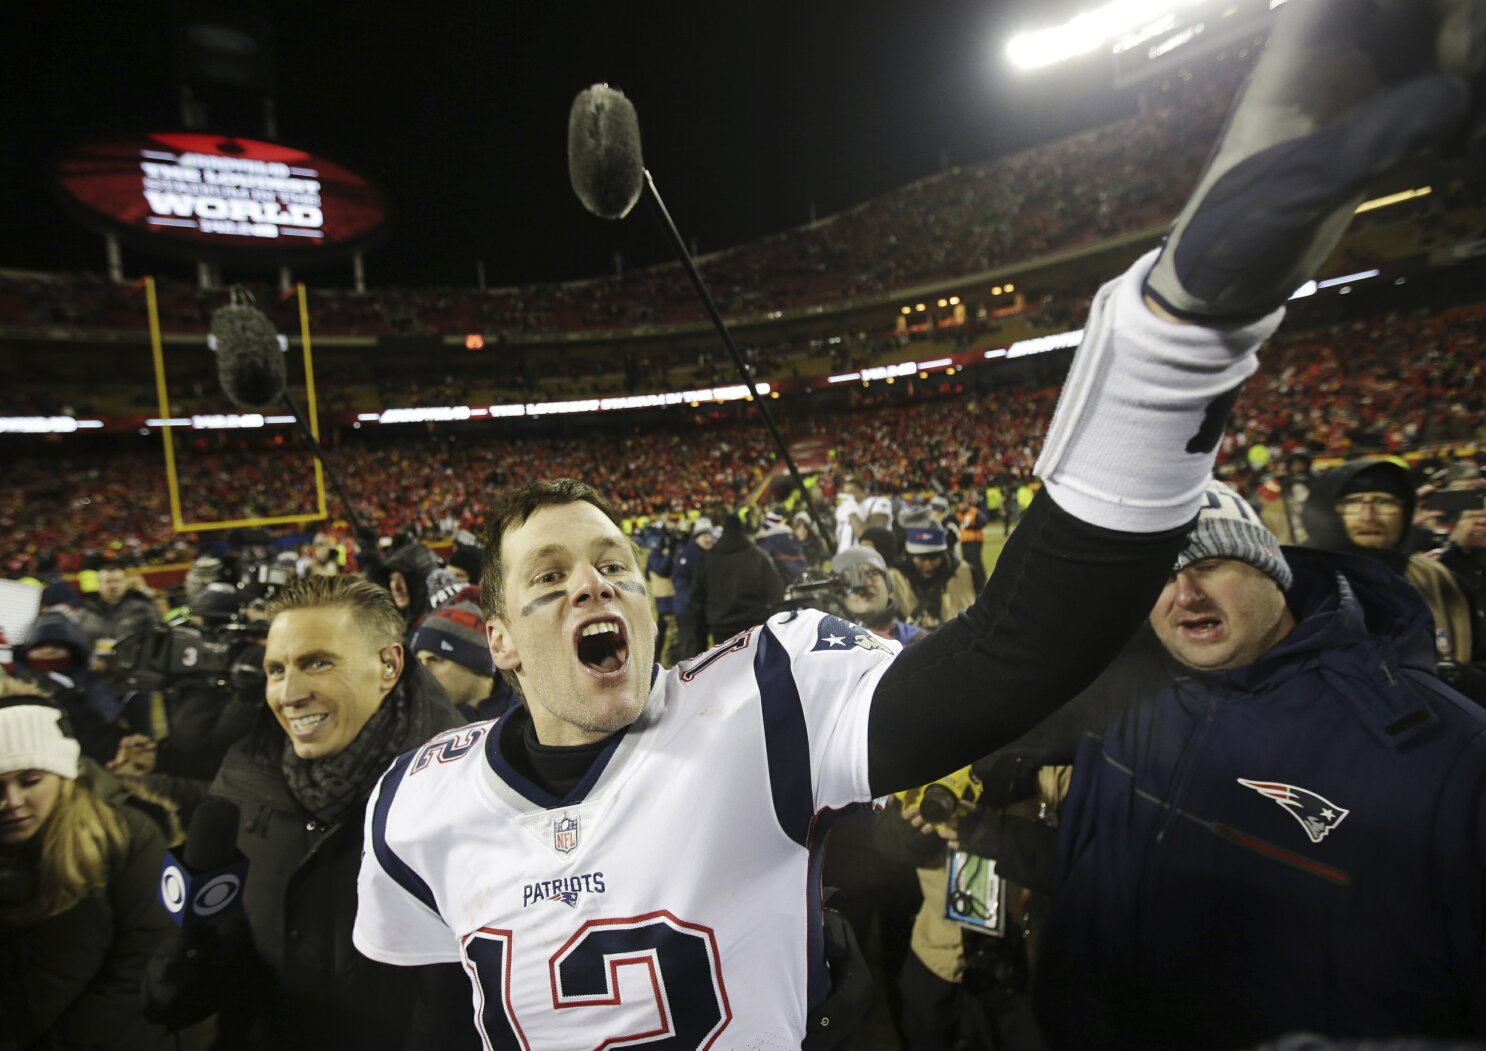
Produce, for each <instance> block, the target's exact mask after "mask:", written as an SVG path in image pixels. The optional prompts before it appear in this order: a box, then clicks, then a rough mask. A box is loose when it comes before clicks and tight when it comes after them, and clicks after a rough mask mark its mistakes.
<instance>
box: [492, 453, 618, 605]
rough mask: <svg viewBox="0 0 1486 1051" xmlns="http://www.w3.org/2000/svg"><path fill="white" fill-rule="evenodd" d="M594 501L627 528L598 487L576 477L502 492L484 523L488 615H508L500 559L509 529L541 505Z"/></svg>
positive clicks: (608, 516)
mask: <svg viewBox="0 0 1486 1051" xmlns="http://www.w3.org/2000/svg"><path fill="white" fill-rule="evenodd" d="M579 502H582V503H585V504H592V505H593V506H594V507H597V508H598V509H599V510H600V511H602V512H603V513H604V517H605V518H607V519H608V520H609V521H611V522H613V523H614V528H616V529H618V530H620V531H621V532H623V531H624V527H623V526H622V525H620V523H619V515H617V514H615V512H614V508H613V507H612V506H610V504H609V501H607V500H605V499H604V498H603V497H602V496H600V495H599V492H598V490H597V489H595V488H594V487H593V486H591V485H589V484H588V483H587V482H580V481H578V480H577V479H576V478H557V479H554V480H552V481H550V482H532V483H531V484H529V485H523V486H522V487H521V488H520V489H512V490H510V491H509V492H507V493H504V494H502V495H501V497H500V498H499V499H498V500H497V501H496V503H495V506H494V507H493V508H492V509H491V510H490V514H489V516H488V518H487V520H486V523H485V532H484V534H483V535H482V536H481V538H480V540H481V543H483V544H484V545H485V564H484V566H483V567H481V570H480V608H481V609H482V610H483V611H484V613H485V616H487V617H501V618H503V619H504V617H505V615H506V614H505V609H506V575H505V565H504V564H503V563H502V562H501V539H502V538H503V537H504V536H505V535H506V533H507V532H508V531H509V530H512V529H519V528H521V526H522V525H524V524H525V523H526V520H527V519H528V518H530V517H531V516H532V515H534V514H536V512H537V509H538V508H542V507H548V506H551V505H553V504H576V503H579Z"/></svg>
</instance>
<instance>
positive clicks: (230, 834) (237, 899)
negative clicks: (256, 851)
mask: <svg viewBox="0 0 1486 1051" xmlns="http://www.w3.org/2000/svg"><path fill="white" fill-rule="evenodd" d="M237 820H238V811H237V806H236V805H235V804H233V803H229V802H227V801H226V800H222V799H209V800H207V801H206V802H205V803H203V804H201V806H200V807H198V808H197V810H196V813H195V814H194V815H192V817H191V828H190V830H189V831H188V832H187V834H186V849H185V850H184V851H183V852H182V853H181V856H180V857H179V858H178V857H176V855H175V853H174V852H173V851H167V852H166V854H165V865H164V867H163V868H162V869H161V871H160V894H159V898H160V904H162V905H164V906H165V911H166V912H168V913H170V918H171V920H172V921H173V922H174V923H175V925H176V926H177V927H197V926H200V925H201V924H203V923H209V922H211V921H212V920H213V919H215V918H216V917H218V916H223V915H226V914H227V913H229V912H232V911H233V910H235V909H237V908H239V907H241V905H242V895H243V887H244V884H245V882H246V880H247V876H248V862H247V859H246V858H244V857H243V856H242V855H241V854H239V853H238V851H237Z"/></svg>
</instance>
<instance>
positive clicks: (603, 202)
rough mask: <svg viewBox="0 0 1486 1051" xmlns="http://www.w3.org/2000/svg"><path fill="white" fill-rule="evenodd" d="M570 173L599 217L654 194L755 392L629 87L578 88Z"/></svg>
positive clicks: (782, 455)
mask: <svg viewBox="0 0 1486 1051" xmlns="http://www.w3.org/2000/svg"><path fill="white" fill-rule="evenodd" d="M568 179H569V180H570V181H571V182H572V184H573V192H575V193H576V194H577V195H578V200H579V201H581V202H582V203H583V207H584V208H586V209H588V210H589V211H590V212H592V213H593V214H594V215H596V216H598V217H599V218H600V219H623V218H624V217H625V216H626V215H628V214H629V213H630V210H631V209H632V208H634V206H635V202H636V201H638V200H639V199H640V197H641V195H644V196H646V197H647V198H648V199H649V201H650V204H651V205H652V206H653V208H654V210H655V216H656V219H657V220H659V222H660V224H661V229H662V230H664V231H665V234H666V238H667V239H668V240H669V241H670V242H671V248H672V250H673V251H675V253H676V258H677V260H679V261H680V263H681V269H682V271H683V272H685V274H686V276H687V279H688V280H690V281H691V287H692V289H693V290H695V292H696V294H697V298H699V299H700V300H701V301H702V307H703V309H705V310H706V311H707V316H708V317H709V318H710V319H711V320H712V327H713V328H715V329H716V330H717V334H718V336H720V337H721V338H722V343H723V346H725V347H726V348H727V351H728V354H729V356H731V357H732V359H733V365H734V367H735V368H737V370H738V376H739V377H740V378H741V379H742V381H743V386H745V387H746V388H748V389H749V390H750V391H755V392H756V391H757V388H756V387H755V385H754V382H755V381H754V378H753V375H752V373H751V372H750V371H749V368H748V365H747V363H745V362H744V360H743V354H742V352H741V351H739V350H738V345H737V344H736V343H735V342H733V335H732V333H731V332H729V331H728V327H727V323H726V322H725V321H723V320H722V312H721V311H719V310H718V309H717V303H716V302H715V301H714V300H713V299H712V293H711V292H709V291H708V290H707V285H706V283H705V282H704V281H703V280H702V274H701V272H700V271H699V270H698V269H697V264H696V262H695V261H694V260H693V259H692V257H691V253H690V252H688V251H687V250H686V242H685V241H683V240H682V239H681V232H680V231H679V230H677V229H676V224H675V223H674V222H672V221H671V213H670V212H668V211H667V210H666V203H665V202H664V201H662V200H661V198H660V191H659V190H657V189H656V188H655V179H654V178H652V177H651V175H650V172H649V171H647V170H646V169H645V161H644V158H643V157H642V155H641V153H640V119H639V117H638V116H637V115H636V114H635V106H634V103H632V102H630V100H629V99H627V98H625V96H624V92H622V91H618V90H616V89H615V88H611V87H610V86H609V85H607V84H595V85H593V86H592V87H590V88H585V89H584V90H583V91H580V92H578V97H577V98H575V99H574V100H573V108H572V109H571V110H569V111H568ZM754 404H755V405H756V406H757V407H758V414H759V418H760V419H762V420H763V421H764V426H765V427H767V428H768V431H769V435H770V437H772V438H773V439H774V447H775V449H776V450H778V452H779V459H780V460H781V461H782V462H783V463H784V466H785V467H786V468H788V469H789V475H790V479H791V480H792V481H793V482H794V483H795V488H796V489H798V490H799V492H800V495H801V496H804V497H806V498H807V499H806V508H807V509H808V510H809V512H810V517H811V518H812V519H814V521H815V528H817V529H819V530H820V535H821V536H823V537H824V536H831V535H832V533H833V532H834V531H833V530H832V529H831V528H830V526H829V525H827V523H826V520H825V518H824V517H823V516H822V515H821V512H820V509H819V508H818V507H816V506H815V502H814V501H813V500H810V499H808V497H809V492H808V490H806V488H805V480H804V479H803V478H801V477H800V469H799V468H798V467H796V466H795V459H794V457H793V456H791V455H790V452H789V446H788V445H787V444H786V443H785V440H784V436H783V435H782V434H780V433H779V428H778V427H777V426H775V424H774V415H773V413H771V412H770V411H769V402H768V399H766V398H757V399H755V400H754Z"/></svg>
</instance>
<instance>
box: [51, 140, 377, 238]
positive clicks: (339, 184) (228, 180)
mask: <svg viewBox="0 0 1486 1051" xmlns="http://www.w3.org/2000/svg"><path fill="white" fill-rule="evenodd" d="M56 187H57V190H58V192H59V194H60V195H61V197H62V199H63V201H64V202H65V203H66V204H67V205H68V206H69V207H70V208H71V210H72V211H73V212H74V213H75V214H77V215H78V218H80V219H81V220H82V221H83V222H85V223H87V224H89V225H92V226H97V227H101V228H103V229H105V230H108V231H110V232H113V233H117V234H120V235H121V236H123V237H126V238H128V239H129V240H130V242H131V243H133V244H136V245H139V246H141V247H146V248H154V249H158V250H161V251H165V252H168V253H170V254H174V255H184V256H188V257H192V258H207V259H224V258H225V259H233V258H236V259H243V258H254V259H260V260H274V261H277V260H287V259H301V260H302V259H304V257H306V256H312V257H313V256H318V257H326V258H328V257H334V256H337V255H344V254H348V253H349V252H352V251H355V250H357V249H360V248H364V247H366V246H368V245H369V244H370V243H371V242H373V241H374V240H375V239H376V238H377V236H378V234H379V233H381V232H382V231H383V229H384V227H385V225H386V222H387V218H388V202H387V197H386V195H385V194H384V193H383V192H382V191H381V190H380V189H379V188H378V187H377V186H375V185H374V184H372V183H371V182H370V181H369V180H367V179H365V178H364V177H362V176H360V175H357V174H356V173H355V172H352V171H350V170H349V169H347V168H345V167H343V166H341V165H339V164H336V163H335V162H333V161H330V160H327V159H325V158H323V157H318V156H315V155H314V154H311V153H307V152H306V151H304V150H301V149H296V148H294V147H292V146H284V145H281V144H279V143H273V142H263V141H260V140H257V139H245V138H238V137H234V136H222V135H206V134H201V133H199V132H156V133H151V134H147V135H137V136H131V137H125V138H114V139H107V140H102V141H98V142H91V143H88V144H86V145H84V146H82V147H79V148H78V149H75V150H72V151H71V152H69V153H68V154H66V155H65V156H63V157H62V158H61V159H60V160H59V161H58V162H57V167H56Z"/></svg>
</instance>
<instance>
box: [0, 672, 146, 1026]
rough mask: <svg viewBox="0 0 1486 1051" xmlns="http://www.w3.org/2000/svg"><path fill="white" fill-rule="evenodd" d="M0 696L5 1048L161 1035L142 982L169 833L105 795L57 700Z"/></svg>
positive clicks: (0, 974) (0, 958) (0, 997)
mask: <svg viewBox="0 0 1486 1051" xmlns="http://www.w3.org/2000/svg"><path fill="white" fill-rule="evenodd" d="M0 705H3V706H0V1051H20V1049H38V1051H39V1049H43V1048H45V1049H54V1048H55V1049H60V1048H68V1049H72V1048H78V1049H81V1048H110V1049H121V1051H144V1049H154V1048H157V1047H160V1046H161V1042H162V1040H163V1035H164V1034H163V1032H162V1031H161V1030H159V1029H157V1028H155V1027H153V1026H150V1025H148V1024H147V1023H146V1022H145V1020H144V1018H143V1016H142V1013H141V994H140V989H141V984H142V980H143V976H144V969H145V964H146V962H147V960H148V959H149V956H150V953H151V951H152V950H153V948H154V946H155V944H156V942H157V941H158V940H159V938H160V937H161V935H163V934H164V933H165V932H166V930H167V929H168V928H169V920H168V919H167V918H166V914H165V911H164V909H163V908H162V907H161V906H160V905H159V903H158V902H157V901H156V900H155V890H156V885H157V883H158V881H159V878H160V863H161V858H162V855H163V853H164V850H165V840H164V837H163V835H162V834H161V832H160V829H159V828H158V827H157V826H156V825H155V824H154V823H153V822H152V821H151V820H150V819H149V818H148V817H146V816H144V815H143V814H141V813H140V812H138V811H137V810H135V809H134V808H133V807H129V806H120V807H118V808H115V807H113V806H110V805H109V804H108V803H107V802H105V801H104V799H103V798H101V797H100V794H99V782H101V781H108V782H109V783H111V779H110V778H109V775H108V774H106V773H104V772H102V771H100V770H99V769H98V768H97V767H95V766H93V765H92V764H91V763H88V762H87V761H86V760H81V759H80V755H79V748H78V743H77V741H76V740H75V739H74V738H73V737H72V736H71V735H70V734H69V733H68V732H67V730H66V724H65V722H64V720H63V716H62V713H61V712H60V711H59V710H58V709H56V708H53V707H50V706H48V705H46V704H45V703H43V702H40V701H38V700H36V699H34V698H25V697H18V698H11V699H10V700H7V701H4V702H0Z"/></svg>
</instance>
